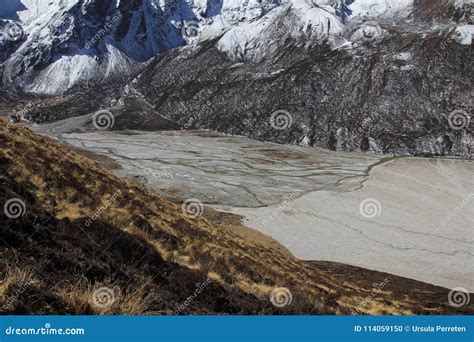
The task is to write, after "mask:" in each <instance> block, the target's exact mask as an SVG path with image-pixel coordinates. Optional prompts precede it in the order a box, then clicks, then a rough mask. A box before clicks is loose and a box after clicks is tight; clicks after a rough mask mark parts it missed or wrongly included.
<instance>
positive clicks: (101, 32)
mask: <svg viewBox="0 0 474 342" xmlns="http://www.w3.org/2000/svg"><path fill="white" fill-rule="evenodd" d="M121 17H122V15H121V14H116V15H114V16H113V17H112V18H111V17H107V18H105V24H104V27H103V28H102V29H100V30H99V31H97V32H96V34H95V35H94V36H93V37H92V38H91V39H90V40H88V41H86V44H85V46H84V47H85V48H86V49H87V50H89V49H90V48H92V47H93V46H94V45H95V44H96V43H97V42H98V41H99V40H100V39H101V38H102V37H104V36H105V35H106V34H107V32H108V31H109V30H110V29H111V28H112V27H113V26H114V25H115V24H116V23H117V22H118V21H119V20H120V18H121Z"/></svg>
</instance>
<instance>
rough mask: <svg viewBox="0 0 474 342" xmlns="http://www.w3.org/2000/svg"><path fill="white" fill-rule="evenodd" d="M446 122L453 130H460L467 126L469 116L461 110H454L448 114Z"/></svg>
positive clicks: (469, 121) (469, 119)
mask: <svg viewBox="0 0 474 342" xmlns="http://www.w3.org/2000/svg"><path fill="white" fill-rule="evenodd" d="M448 123H449V127H451V128H452V129H454V130H455V131H460V130H462V129H465V128H467V127H469V124H470V123H471V116H470V115H469V114H468V113H467V112H465V111H463V110H454V111H452V112H451V113H450V114H449V116H448Z"/></svg>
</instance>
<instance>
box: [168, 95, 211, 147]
mask: <svg viewBox="0 0 474 342" xmlns="http://www.w3.org/2000/svg"><path fill="white" fill-rule="evenodd" d="M209 105H210V104H209V102H208V103H207V104H204V105H203V106H202V107H200V108H199V109H198V110H197V111H195V112H193V114H192V115H191V116H190V117H189V119H188V121H187V122H186V123H185V124H184V125H183V126H182V127H181V128H180V129H179V131H177V132H175V134H174V135H175V137H176V138H179V137H180V136H181V135H182V134H183V133H184V131H185V130H188V129H190V128H192V127H195V126H197V122H198V121H199V120H200V119H201V117H202V116H203V115H205V114H206V113H209V112H210V111H211V110H210V107H209ZM181 106H182V107H183V109H184V111H185V112H186V113H187V112H189V110H188V108H187V107H186V106H185V105H184V104H183V103H181Z"/></svg>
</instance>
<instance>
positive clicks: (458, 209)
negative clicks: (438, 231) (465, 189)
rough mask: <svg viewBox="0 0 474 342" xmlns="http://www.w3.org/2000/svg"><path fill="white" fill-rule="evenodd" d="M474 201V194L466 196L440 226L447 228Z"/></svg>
mask: <svg viewBox="0 0 474 342" xmlns="http://www.w3.org/2000/svg"><path fill="white" fill-rule="evenodd" d="M473 199H474V192H471V193H470V194H469V195H467V196H466V198H464V199H463V200H462V201H461V202H460V203H459V204H458V205H457V206H456V207H455V208H454V209H453V210H451V212H450V213H449V214H448V215H447V216H446V217H445V218H444V219H442V220H441V223H440V226H441V227H445V226H446V225H447V224H448V223H449V221H451V220H452V219H453V218H454V217H455V216H456V215H457V214H458V213H459V212H461V211H462V210H463V209H464V208H465V207H466V206H467V205H468V204H469V202H471V201H472V200H473Z"/></svg>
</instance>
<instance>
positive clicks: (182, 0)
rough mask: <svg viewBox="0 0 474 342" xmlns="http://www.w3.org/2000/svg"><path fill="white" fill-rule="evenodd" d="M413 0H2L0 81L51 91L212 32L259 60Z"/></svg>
mask: <svg viewBox="0 0 474 342" xmlns="http://www.w3.org/2000/svg"><path fill="white" fill-rule="evenodd" d="M419 1H421V0H416V1H415V2H419ZM452 1H455V3H456V5H458V6H465V5H466V2H465V1H464V0H452ZM413 5H414V0H265V1H263V0H245V1H242V0H129V1H122V0H2V7H1V8H0V31H2V28H4V27H5V25H11V24H12V23H13V24H15V25H17V26H16V27H21V28H22V30H23V34H22V35H21V39H16V40H14V39H4V38H2V35H1V34H0V63H2V69H3V77H2V79H3V84H4V85H6V84H14V85H16V86H19V87H21V88H23V89H24V90H26V91H30V92H35V93H44V94H57V93H62V92H64V91H66V90H67V89H69V88H71V87H72V86H74V85H76V84H80V83H82V82H89V81H101V80H103V79H106V78H108V77H113V76H117V75H124V74H128V73H130V72H132V71H133V70H135V69H137V68H139V67H140V65H141V63H143V62H145V61H147V60H148V59H150V58H151V57H153V56H156V55H157V54H160V53H163V52H165V51H167V50H169V49H173V48H176V47H180V46H183V45H186V44H199V43H200V42H203V41H205V40H208V39H211V38H216V37H221V38H220V41H219V44H218V48H219V49H221V50H222V51H224V52H226V53H228V54H229V56H230V57H232V58H234V59H238V60H253V61H258V60H261V59H262V58H264V57H265V56H266V55H268V54H272V53H273V52H275V51H276V50H277V49H278V48H279V46H280V44H281V43H282V42H284V41H285V39H292V40H297V41H300V42H302V43H303V44H307V45H311V44H314V43H317V42H318V41H321V40H326V39H329V40H331V38H333V37H339V36H341V35H343V34H344V31H345V30H346V25H348V24H350V23H351V22H353V21H355V22H358V21H362V22H365V21H375V22H376V21H377V20H378V18H381V17H384V18H386V17H396V16H400V14H401V13H403V14H404V13H405V11H407V12H408V11H411V9H412V8H413ZM351 30H352V28H351ZM469 30H470V28H463V29H462V30H460V31H459V32H460V33H459V34H460V35H461V36H462V39H461V38H460V41H463V42H464V41H467V40H468V38H469V37H468V38H465V36H466V32H468V33H467V35H468V34H469V32H470V31H469ZM346 31H347V30H346ZM369 31H370V32H369ZM0 33H1V32H0ZM381 33H383V31H381V29H380V28H378V27H377V25H365V27H364V28H363V29H362V31H359V32H358V33H357V35H361V34H362V36H364V35H369V36H370V35H372V34H375V35H380V34H381ZM357 35H356V37H357ZM7 38H8V37H7Z"/></svg>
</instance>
